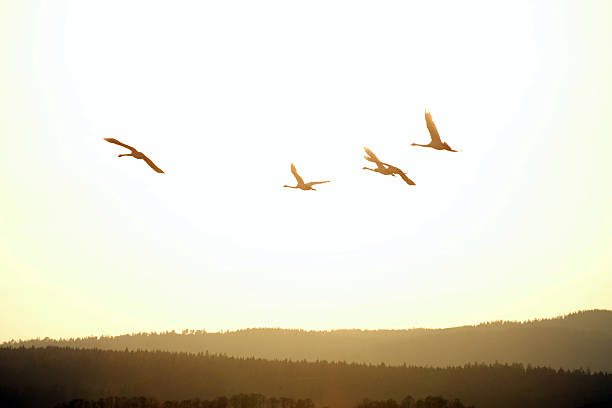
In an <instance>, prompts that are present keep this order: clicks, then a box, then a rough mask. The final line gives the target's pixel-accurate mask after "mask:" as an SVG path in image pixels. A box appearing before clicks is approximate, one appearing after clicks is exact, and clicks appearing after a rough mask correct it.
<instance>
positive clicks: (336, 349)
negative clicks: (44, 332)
mask: <svg viewBox="0 0 612 408" xmlns="http://www.w3.org/2000/svg"><path fill="white" fill-rule="evenodd" d="M22 345H23V346H26V347H29V346H36V347H46V346H58V347H77V348H97V349H103V350H125V349H126V348H128V349H130V350H136V349H141V350H163V351H173V352H190V353H198V352H206V351H208V352H210V353H220V354H227V355H231V356H235V357H258V358H266V359H290V360H303V359H306V360H308V361H316V360H328V361H351V362H352V361H355V362H361V363H372V364H378V363H381V362H384V363H385V364H392V365H398V364H404V363H406V364H410V365H418V366H434V367H446V366H455V365H462V364H464V363H468V362H475V361H476V362H481V363H495V362H496V361H499V362H503V363H514V362H518V363H523V364H532V365H538V366H546V367H553V368H565V369H578V368H583V369H586V368H590V369H591V370H595V371H608V372H612V353H611V352H610V350H612V311H608V310H592V311H586V312H578V313H573V314H569V315H566V316H563V317H559V318H555V319H543V320H534V321H529V322H523V323H517V322H491V323H483V324H480V325H478V326H464V327H456V328H451V329H410V330H371V331H367V330H366V331H363V330H335V331H304V330H284V329H247V330H239V331H233V332H225V333H207V332H206V331H204V330H195V331H194V330H185V331H183V332H182V333H175V332H165V333H159V334H158V333H138V334H131V335H123V336H117V337H107V336H103V337H87V338H77V339H63V340H53V339H49V338H45V339H42V340H41V339H36V340H27V341H13V342H9V343H4V346H5V347H19V346H22Z"/></svg>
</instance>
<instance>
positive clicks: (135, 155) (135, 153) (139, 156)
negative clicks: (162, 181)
mask: <svg viewBox="0 0 612 408" xmlns="http://www.w3.org/2000/svg"><path fill="white" fill-rule="evenodd" d="M104 140H106V141H107V142H109V143H114V144H116V145H119V146H123V147H125V148H126V149H130V150H131V152H130V153H126V154H120V155H119V156H117V157H122V156H132V157H133V158H135V159H142V160H144V161H145V162H146V163H147V164H148V165H149V167H151V168H152V169H153V170H155V171H156V172H158V173H163V170H162V169H160V168H159V167H157V166H156V165H155V163H153V161H151V159H149V158H148V157H147V156H145V154H144V153H141V152H139V151H138V150H136V149H134V148H133V147H132V146H128V145H126V144H125V143H121V142H120V141H118V140H117V139H112V138H108V137H105V138H104Z"/></svg>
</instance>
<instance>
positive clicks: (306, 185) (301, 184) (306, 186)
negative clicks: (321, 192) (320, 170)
mask: <svg viewBox="0 0 612 408" xmlns="http://www.w3.org/2000/svg"><path fill="white" fill-rule="evenodd" d="M291 172H292V173H293V176H294V177H295V179H296V180H297V186H295V187H294V186H288V185H286V184H285V185H284V186H283V187H289V188H299V189H302V190H314V191H317V190H315V189H314V188H312V186H314V185H315V184H323V183H329V182H330V181H331V180H327V181H311V182H310V183H304V179H302V177H300V175H299V174H298V172H297V170H296V169H295V166H294V165H293V163H291Z"/></svg>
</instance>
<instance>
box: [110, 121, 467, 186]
mask: <svg viewBox="0 0 612 408" xmlns="http://www.w3.org/2000/svg"><path fill="white" fill-rule="evenodd" d="M425 122H426V123H427V130H428V131H429V135H430V137H431V142H429V143H428V144H426V145H423V144H418V143H412V146H421V147H431V148H432V149H436V150H448V151H450V152H456V151H457V150H453V149H451V147H450V146H449V145H448V143H446V142H442V140H441V139H440V134H439V133H438V129H437V128H436V124H435V123H434V121H433V119H432V118H431V113H430V112H429V111H428V110H425ZM104 140H106V141H107V142H109V143H114V144H116V145H119V146H122V147H125V148H126V149H129V150H130V153H125V154H120V155H119V156H118V157H123V156H131V157H134V158H135V159H141V160H144V161H145V163H147V164H148V165H149V167H151V168H152V169H153V170H154V171H156V172H157V173H163V170H162V169H160V168H159V167H157V166H156V165H155V163H153V161H152V160H151V159H149V158H148V157H147V156H146V155H145V154H144V153H142V152H139V151H138V150H136V149H135V148H133V147H132V146H129V145H126V144H125V143H121V142H120V141H118V140H117V139H113V138H104ZM364 150H365V152H366V153H367V156H364V158H365V159H366V160H367V161H369V162H372V163H374V164H376V168H375V169H371V168H369V167H364V168H363V169H364V170H370V171H373V172H376V173H380V174H382V175H387V176H393V177H395V176H396V175H398V176H400V178H401V179H402V180H404V181H405V182H406V184H409V185H411V186H414V185H416V184H415V182H414V181H412V180H410V179H409V178H408V176H406V174H405V173H404V172H403V171H402V170H400V169H399V168H397V167H395V166H392V165H390V164H388V163H384V162H382V161H380V160H379V159H378V157H376V155H375V154H374V152H372V151H371V150H370V149H368V148H367V147H364ZM291 173H293V176H294V177H295V179H296V180H297V185H296V186H288V185H284V186H283V187H288V188H299V189H301V190H314V191H316V190H315V189H314V188H312V186H314V185H317V184H323V183H329V182H330V180H326V181H311V182H309V183H304V179H302V177H300V175H299V174H298V172H297V169H296V168H295V165H294V164H293V163H291Z"/></svg>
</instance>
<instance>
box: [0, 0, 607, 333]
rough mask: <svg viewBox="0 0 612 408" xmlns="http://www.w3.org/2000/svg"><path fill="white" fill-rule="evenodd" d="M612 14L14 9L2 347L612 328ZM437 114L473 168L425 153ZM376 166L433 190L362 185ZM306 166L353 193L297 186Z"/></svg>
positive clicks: (592, 6) (148, 6)
mask: <svg viewBox="0 0 612 408" xmlns="http://www.w3.org/2000/svg"><path fill="white" fill-rule="evenodd" d="M459 3H460V4H459ZM611 15H612V13H611V6H610V4H609V3H608V2H607V1H589V2H579V1H571V2H568V1H565V2H561V1H559V2H557V1H555V2H544V1H538V2H532V1H528V2H518V1H517V2H490V1H483V2H455V1H439V2H412V3H408V2H404V1H387V2H365V1H333V0H332V1H310V2H290V1H284V0H283V1H262V2H249V1H229V2H202V1H178V2H151V1H140V2H139V1H133V2H123V1H106V2H102V3H101V2H93V1H63V2H62V1H56V2H43V1H30V2H27V4H25V2H18V1H12V2H8V3H6V4H4V5H3V10H2V13H0V52H1V54H0V55H2V56H3V63H2V64H0V112H1V113H0V186H2V190H1V192H0V194H1V200H0V273H1V278H2V285H0V341H4V340H8V339H11V338H20V337H21V338H29V337H36V336H41V337H45V336H51V337H59V336H63V337H70V336H84V335H90V334H96V335H99V334H103V333H106V334H119V333H125V332H132V331H152V330H158V331H159V330H166V329H180V328H205V329H207V330H221V329H234V328H244V327H254V326H258V327H262V326H268V327H269V326H275V327H276V326H280V327H299V328H307V329H321V328H353V327H357V328H409V327H416V326H419V327H423V326H425V327H444V326H453V325H460V324H468V323H477V322H480V321H487V320H497V319H512V320H514V319H518V320H521V319H528V318H533V317H544V316H555V315H558V314H563V313H567V312H571V311H575V310H578V309H590V308H608V309H610V308H612V297H611V296H610V293H612V260H611V259H612V256H611V255H610V253H611V248H610V246H611V244H612V239H611V237H612V216H611V215H610V208H612V189H611V188H610V185H612V183H611V181H610V178H611V176H612V161H611V160H610V159H609V155H610V151H612V118H611V113H612V109H611V104H610V95H612V83H611V81H610V68H609V67H610V66H611V65H612V51H611V50H612V44H611V42H612V41H611V39H612V29H611V28H610V27H611V24H610V23H611V21H610V20H611ZM425 108H428V109H429V110H430V111H431V112H432V115H433V118H434V120H435V121H436V124H437V127H438V130H439V131H440V134H441V135H442V138H443V140H446V141H447V142H448V143H449V144H450V145H451V146H452V147H454V148H457V149H459V150H462V152H460V153H450V152H439V151H435V150H432V149H423V148H418V147H412V146H410V144H411V143H412V142H417V143H427V141H428V134H427V129H426V127H425V121H424V118H423V112H424V109H425ZM103 137H115V138H117V139H119V140H121V141H123V142H125V143H128V144H131V145H133V146H135V147H137V148H139V149H140V150H142V151H143V152H144V153H146V154H148V155H149V156H150V157H151V158H152V159H153V160H154V161H155V162H156V163H157V164H158V165H159V166H160V167H161V168H162V169H164V170H165V171H166V174H164V175H158V174H155V173H153V172H152V171H151V170H150V169H149V168H148V167H147V166H146V165H145V164H144V163H143V162H142V161H137V160H134V159H132V158H121V159H119V158H117V157H116V156H117V154H119V153H124V151H123V149H121V148H119V147H118V146H113V145H111V144H108V143H106V142H104V141H103V140H102V138H103ZM363 146H368V147H370V148H371V149H372V150H373V151H374V152H375V153H376V154H377V155H378V156H379V157H380V158H381V159H382V160H383V161H387V162H391V163H393V164H395V165H397V166H398V167H401V168H403V169H404V170H405V171H406V173H407V174H408V176H409V177H410V178H411V179H413V180H414V181H415V182H416V184H417V185H416V186H414V187H409V186H407V185H405V184H403V183H402V182H401V180H397V179H394V178H391V177H383V176H381V175H378V174H374V173H371V172H366V171H363V170H361V168H362V167H363V166H364V165H366V164H367V163H366V162H365V160H364V159H363V158H362V156H363V150H362V149H363ZM291 162H294V163H295V164H296V166H297V168H298V170H299V172H300V174H301V175H302V176H303V177H304V178H305V179H306V181H309V180H325V179H331V180H333V181H332V183H329V184H325V185H322V186H319V189H318V190H319V191H317V192H311V191H300V190H290V189H283V188H282V185H284V184H293V183H294V179H293V177H292V175H291V173H290V171H289V166H290V163H291Z"/></svg>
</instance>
